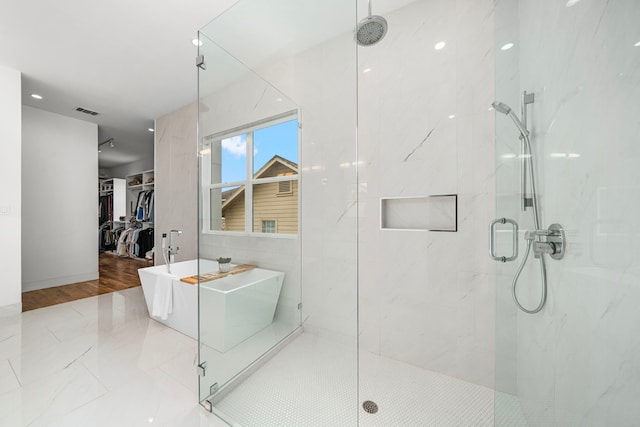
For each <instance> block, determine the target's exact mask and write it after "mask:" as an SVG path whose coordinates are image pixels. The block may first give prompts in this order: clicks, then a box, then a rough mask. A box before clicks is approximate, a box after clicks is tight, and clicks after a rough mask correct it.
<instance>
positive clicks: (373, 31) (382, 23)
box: [355, 0, 388, 46]
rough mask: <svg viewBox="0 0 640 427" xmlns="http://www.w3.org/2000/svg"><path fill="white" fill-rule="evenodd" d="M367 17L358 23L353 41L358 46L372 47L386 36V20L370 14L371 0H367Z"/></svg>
mask: <svg viewBox="0 0 640 427" xmlns="http://www.w3.org/2000/svg"><path fill="white" fill-rule="evenodd" d="M368 3H369V15H368V16H367V17H366V18H364V19H363V20H361V21H360V22H359V23H358V26H357V27H356V30H355V33H356V34H355V39H356V41H357V42H358V44H359V45H360V46H373V45H374V44H376V43H378V42H379V41H380V40H382V38H383V37H384V36H385V35H386V34H387V27H388V25H387V20H386V19H384V18H383V17H382V16H379V15H372V14H371V0H369V2H368Z"/></svg>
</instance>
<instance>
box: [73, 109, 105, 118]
mask: <svg viewBox="0 0 640 427" xmlns="http://www.w3.org/2000/svg"><path fill="white" fill-rule="evenodd" d="M76 111H80V112H81V113H85V114H89V115H90V116H97V115H98V114H100V113H98V112H96V111H91V110H87V109H86V108H82V107H77V108H76Z"/></svg>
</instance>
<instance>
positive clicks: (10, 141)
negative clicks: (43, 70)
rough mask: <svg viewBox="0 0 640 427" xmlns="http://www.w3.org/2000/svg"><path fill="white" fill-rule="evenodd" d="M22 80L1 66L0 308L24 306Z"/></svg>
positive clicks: (11, 308) (17, 308) (17, 73)
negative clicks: (22, 298)
mask: <svg viewBox="0 0 640 427" xmlns="http://www.w3.org/2000/svg"><path fill="white" fill-rule="evenodd" d="M20 91H21V81H20V72H19V71H16V70H12V69H10V68H5V67H3V66H0V94H2V95H1V96H0V117H2V120H0V141H2V142H1V143H0V153H1V154H0V236H2V240H3V244H2V245H0V260H2V269H3V274H2V280H0V307H4V306H10V307H9V309H10V310H17V311H20V307H21V294H20V293H21V283H22V273H21V257H22V253H21V245H22V238H21V226H20V224H21V218H22V217H21V212H22V209H21V197H22V193H21V182H22V177H21V174H20V169H21V161H20V159H21V155H22V153H21V146H22V141H21V131H22V126H21V109H22V101H21V99H22V98H21V92H20Z"/></svg>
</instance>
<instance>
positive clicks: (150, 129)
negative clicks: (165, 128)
mask: <svg viewBox="0 0 640 427" xmlns="http://www.w3.org/2000/svg"><path fill="white" fill-rule="evenodd" d="M147 130H148V131H149V132H155V131H156V130H155V129H154V128H149V129H147Z"/></svg>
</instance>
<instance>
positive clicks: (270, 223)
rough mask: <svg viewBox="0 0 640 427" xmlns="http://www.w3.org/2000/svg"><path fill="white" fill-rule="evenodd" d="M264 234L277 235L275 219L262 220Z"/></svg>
mask: <svg viewBox="0 0 640 427" xmlns="http://www.w3.org/2000/svg"><path fill="white" fill-rule="evenodd" d="M262 232H263V233H275V232H276V221H275V220H273V219H269V220H262Z"/></svg>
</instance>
